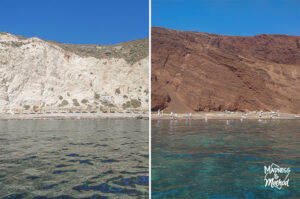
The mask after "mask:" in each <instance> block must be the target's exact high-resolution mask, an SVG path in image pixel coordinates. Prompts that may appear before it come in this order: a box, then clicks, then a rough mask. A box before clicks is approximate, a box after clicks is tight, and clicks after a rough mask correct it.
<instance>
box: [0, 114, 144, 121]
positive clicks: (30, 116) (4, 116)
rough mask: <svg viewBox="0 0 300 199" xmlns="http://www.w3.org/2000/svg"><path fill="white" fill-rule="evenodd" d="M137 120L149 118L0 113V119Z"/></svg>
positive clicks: (129, 115)
mask: <svg viewBox="0 0 300 199" xmlns="http://www.w3.org/2000/svg"><path fill="white" fill-rule="evenodd" d="M121 119H123V120H137V119H145V120H148V119H149V114H148V113H50V114H47V113H42V114H41V113H40V114H8V113H0V120H121Z"/></svg>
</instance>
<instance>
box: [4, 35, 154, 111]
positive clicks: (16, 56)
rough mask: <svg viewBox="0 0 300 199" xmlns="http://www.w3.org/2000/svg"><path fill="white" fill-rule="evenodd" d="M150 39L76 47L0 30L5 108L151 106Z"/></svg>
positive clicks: (94, 108)
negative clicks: (149, 102)
mask: <svg viewBox="0 0 300 199" xmlns="http://www.w3.org/2000/svg"><path fill="white" fill-rule="evenodd" d="M148 67H149V64H148V39H142V40H136V41H131V42H125V43H121V44H117V45H112V46H101V45H73V44H62V43H58V42H52V41H46V40H42V39H39V38H23V37H20V36H15V35H12V34H9V33H0V112H11V111H13V112H22V111H24V110H28V111H51V110H52V111H53V110H72V109H73V110H77V109H80V110H99V109H100V108H116V109H127V108H137V109H144V110H147V109H148Z"/></svg>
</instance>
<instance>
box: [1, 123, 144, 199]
mask: <svg viewBox="0 0 300 199" xmlns="http://www.w3.org/2000/svg"><path fill="white" fill-rule="evenodd" d="M148 161H149V159H148V121H145V120H100V121H95V120H92V121H91V120H90V121H89V120H82V121H63V120H60V121H0V198H37V199H39V198H47V199H48V198H57V199H58V198H67V199H69V198H132V197H133V198H137V197H139V198H148V184H149V183H148V182H149V177H148Z"/></svg>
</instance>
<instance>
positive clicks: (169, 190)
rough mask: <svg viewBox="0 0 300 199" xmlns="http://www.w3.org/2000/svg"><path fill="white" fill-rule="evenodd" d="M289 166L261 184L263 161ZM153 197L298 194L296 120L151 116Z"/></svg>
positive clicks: (298, 135) (299, 157)
mask: <svg viewBox="0 0 300 199" xmlns="http://www.w3.org/2000/svg"><path fill="white" fill-rule="evenodd" d="M272 163H276V164H278V165H279V166H280V167H290V168H291V173H290V177H289V179H290V182H289V184H290V187H283V188H282V189H281V190H277V189H275V188H270V187H265V186H264V185H265V184H264V165H266V166H268V165H271V164H272ZM151 175H152V176H151V177H152V197H153V198H218V199H219V198H226V199H227V198H247V199H248V198H249V199H250V198H251V199H252V198H300V121H267V122H257V121H243V122H240V121H233V120H232V121H229V122H227V121H212V120H211V121H208V122H207V123H205V122H204V121H152V174H151Z"/></svg>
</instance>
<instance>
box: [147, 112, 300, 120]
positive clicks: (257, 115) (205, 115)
mask: <svg viewBox="0 0 300 199" xmlns="http://www.w3.org/2000/svg"><path fill="white" fill-rule="evenodd" d="M151 119H152V120H168V119H174V120H176V119H178V120H205V121H208V120H211V119H213V120H229V119H231V120H241V121H243V120H278V119H299V120H300V115H297V114H290V113H274V112H263V113H261V112H260V111H253V112H248V113H244V112H228V113H224V112H199V113H193V114H192V117H190V116H189V114H188V115H187V114H180V113H179V114H176V113H174V114H173V117H171V115H170V113H164V114H160V115H158V114H157V113H154V112H152V114H151Z"/></svg>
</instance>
